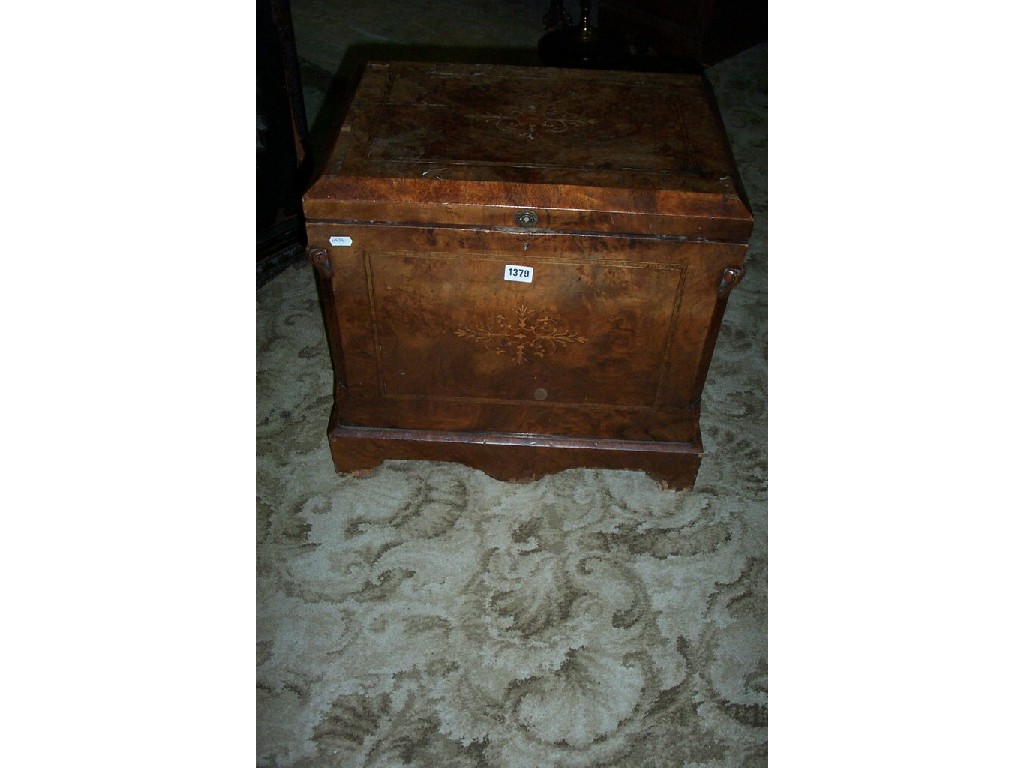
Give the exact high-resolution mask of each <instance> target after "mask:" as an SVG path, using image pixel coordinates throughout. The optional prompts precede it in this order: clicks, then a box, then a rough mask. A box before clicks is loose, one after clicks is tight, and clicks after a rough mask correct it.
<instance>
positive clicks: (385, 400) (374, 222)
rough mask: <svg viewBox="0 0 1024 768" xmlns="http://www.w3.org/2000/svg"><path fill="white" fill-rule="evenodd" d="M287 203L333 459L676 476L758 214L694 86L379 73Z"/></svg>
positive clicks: (553, 72)
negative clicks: (321, 325)
mask: <svg viewBox="0 0 1024 768" xmlns="http://www.w3.org/2000/svg"><path fill="white" fill-rule="evenodd" d="M304 208H305V214H306V219H307V234H308V241H309V247H310V257H311V260H312V262H313V265H314V266H315V268H316V273H317V275H318V279H319V281H320V285H321V295H322V297H323V302H324V310H325V322H326V327H327V333H328V338H329V341H330V346H331V352H332V358H333V365H334V371H335V382H336V385H335V406H334V410H333V413H332V416H331V421H330V425H329V434H330V443H331V449H332V454H333V458H334V463H335V466H336V468H337V470H338V471H341V472H351V471H357V470H363V469H369V468H372V467H374V466H376V465H377V464H379V463H380V462H381V461H382V460H384V459H387V458H397V459H434V460H450V461H460V462H463V463H466V464H469V465H471V466H475V467H478V468H480V469H482V470H484V471H485V472H488V473H489V474H491V475H494V476H496V477H499V478H504V479H525V478H530V477H535V476H538V475H540V474H544V473H548V472H553V471H557V470H561V469H565V468H569V467H578V466H585V467H608V468H624V469H640V470H644V471H647V472H649V473H650V474H651V475H652V476H654V477H656V478H658V479H660V480H662V481H664V482H666V483H667V484H669V485H672V486H676V487H686V486H689V485H692V484H693V481H694V478H695V476H696V473H697V469H698V466H699V464H700V456H701V454H702V445H701V439H700V425H699V418H700V397H701V391H702V389H703V386H704V380H705V377H706V375H707V371H708V366H709V364H710V360H711V354H712V352H713V349H714V344H715V339H716V337H717V333H718V328H719V325H720V323H721V319H722V314H723V312H724V310H725V304H726V300H727V297H728V294H729V291H730V290H731V288H732V287H733V286H734V285H735V284H736V283H737V282H738V281H739V279H740V278H741V277H742V274H743V260H744V255H745V251H746V247H747V245H746V243H747V239H748V237H749V234H750V230H751V224H752V218H751V215H750V212H749V209H748V207H747V205H746V204H745V202H744V201H743V198H742V194H741V192H740V190H739V184H738V180H737V176H736V173H735V170H734V167H733V163H732V159H731V155H730V153H729V148H728V145H727V143H726V140H725V136H724V132H723V130H722V128H721V124H720V122H719V120H718V116H717V112H716V111H715V108H714V104H713V101H712V100H711V98H710V94H709V91H708V89H707V88H706V86H705V84H704V82H703V81H702V80H701V79H700V78H698V77H693V76H679V75H663V74H659V75H650V74H636V73H627V72H594V71H580V70H560V69H544V68H516V67H502V66H468V65H458V66H456V65H427V64H411V63H407V64H398V63H392V64H372V65H370V66H369V68H368V69H367V71H366V73H365V75H364V77H363V80H362V82H361V84H360V86H359V88H358V89H357V91H356V94H355V96H354V98H353V101H352V105H351V107H350V110H349V113H348V117H347V119H346V121H345V123H344V125H343V126H342V128H341V131H340V134H339V140H338V142H337V145H336V146H335V148H334V151H333V154H332V156H331V158H330V160H329V161H328V163H327V167H326V169H325V171H324V174H323V175H322V176H321V178H320V179H319V180H318V181H317V182H316V183H315V184H314V185H313V187H312V188H311V189H310V191H309V192H307V194H306V195H305V198H304Z"/></svg>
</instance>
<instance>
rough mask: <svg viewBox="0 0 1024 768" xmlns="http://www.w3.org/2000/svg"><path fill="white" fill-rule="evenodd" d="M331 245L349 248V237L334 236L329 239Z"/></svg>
mask: <svg viewBox="0 0 1024 768" xmlns="http://www.w3.org/2000/svg"><path fill="white" fill-rule="evenodd" d="M331 245H344V246H349V245H352V238H351V237H345V236H344V235H340V236H335V237H332V238H331Z"/></svg>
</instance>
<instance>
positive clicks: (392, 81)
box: [306, 63, 750, 239]
mask: <svg viewBox="0 0 1024 768" xmlns="http://www.w3.org/2000/svg"><path fill="white" fill-rule="evenodd" d="M369 200H374V201H385V200H386V201H390V202H392V203H395V204H398V205H399V206H402V205H405V206H413V205H416V204H418V203H420V204H426V205H431V204H433V205H437V204H445V205H449V206H460V205H463V206H465V205H470V206H473V205H497V206H521V207H529V208H535V209H547V210H548V211H549V215H548V216H546V217H544V216H542V221H541V222H540V225H541V226H542V227H544V226H545V225H548V226H551V227H552V228H559V226H560V225H566V224H568V225H570V226H569V228H572V226H571V225H572V222H573V219H572V218H571V217H567V216H566V215H565V213H564V212H565V211H567V210H576V211H589V212H596V211H604V212H609V213H613V214H614V213H619V214H637V215H643V216H647V217H648V219H646V220H645V223H644V226H646V227H647V228H648V229H649V231H650V233H651V234H658V233H661V232H662V231H663V229H664V227H662V226H661V224H664V222H662V221H661V220H662V218H663V217H676V216H684V217H687V218H695V217H696V218H701V217H703V218H708V219H717V220H719V221H718V222H717V225H716V226H713V227H711V228H710V229H708V233H709V236H710V237H714V236H716V235H715V233H718V236H721V237H723V238H725V239H729V238H730V237H745V236H746V234H748V233H749V226H750V214H749V211H748V209H747V207H746V206H745V204H744V203H743V202H742V200H741V199H740V192H739V183H738V179H737V178H736V172H735V170H734V165H733V162H732V158H731V154H730V152H729V148H728V143H727V141H726V138H725V135H724V132H723V130H722V128H721V124H720V121H719V119H718V117H717V113H716V112H715V108H714V106H713V103H712V101H711V98H710V95H709V92H708V90H707V88H706V86H705V84H704V83H703V81H702V80H701V78H699V77H697V76H692V75H668V74H649V73H630V72H603V71H602V72H599V71H585V70H566V69H550V68H530V67H506V66H495V65H489V66H487V65H443V64H423V63H392V64H370V65H369V66H368V67H367V69H366V72H365V73H364V75H363V78H362V81H361V83H360V85H359V88H358V89H357V91H356V94H355V96H354V98H353V101H352V104H351V107H350V109H349V113H348V116H347V119H346V121H345V124H344V125H343V126H342V129H341V133H340V138H339V141H338V143H337V144H336V146H335V149H334V152H333V154H332V156H331V158H330V160H329V162H328V164H327V167H326V169H325V172H324V175H323V177H322V178H321V179H320V181H319V182H318V183H317V185H315V186H314V188H313V189H312V190H311V191H310V193H308V194H307V196H306V205H307V215H312V216H313V217H314V218H316V217H322V218H332V217H334V215H337V216H338V217H344V216H345V214H349V217H350V218H359V216H358V211H359V207H358V206H357V207H356V209H353V210H348V211H346V210H342V207H344V205H345V203H347V202H349V201H369ZM339 205H340V206H342V207H339ZM399 210H401V209H399ZM454 210H455V213H454V214H452V213H449V215H453V216H455V218H458V215H459V213H460V211H459V209H457V208H456V209H454ZM557 211H561V212H562V213H561V214H559V213H556V212H557ZM353 213H354V214H356V215H355V216H352V215H351V214H353ZM461 213H462V214H465V218H466V220H467V223H469V222H470V220H472V219H474V218H475V219H478V218H479V212H478V211H475V210H462V211H461ZM650 217H654V218H650ZM591 218H592V217H591ZM588 221H589V220H588ZM659 222H660V223H659ZM475 223H491V222H481V221H476V222H475ZM589 223H590V224H591V225H593V224H594V222H593V221H589ZM730 223H731V226H732V229H733V230H735V232H733V231H732V230H730ZM679 226H680V225H678V224H676V225H675V227H677V228H678V227H679ZM683 228H684V229H687V226H684V227H683ZM664 232H665V233H669V234H671V233H674V232H675V230H674V229H673V225H671V224H669V225H668V227H667V229H664ZM723 233H724V234H723ZM698 234H699V233H698Z"/></svg>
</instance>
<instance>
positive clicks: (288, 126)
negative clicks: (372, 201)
mask: <svg viewBox="0 0 1024 768" xmlns="http://www.w3.org/2000/svg"><path fill="white" fill-rule="evenodd" d="M308 140H309V131H308V128H307V125H306V114H305V106H304V104H303V98H302V87H301V85H300V83H299V63H298V57H297V55H296V52H295V38H294V33H293V31H292V23H291V9H290V5H289V2H288V0H257V2H256V287H257V288H259V287H261V286H263V285H264V284H266V283H267V282H268V281H269V280H271V279H272V278H273V277H275V276H276V275H277V274H279V273H280V272H281V270H283V269H284V268H285V267H287V266H288V265H289V264H291V263H294V262H295V261H297V260H301V258H302V255H303V251H304V248H305V244H306V243H305V232H304V229H303V219H302V190H303V189H304V187H305V182H306V181H307V180H308V174H307V173H306V165H307V163H306V146H307V143H308Z"/></svg>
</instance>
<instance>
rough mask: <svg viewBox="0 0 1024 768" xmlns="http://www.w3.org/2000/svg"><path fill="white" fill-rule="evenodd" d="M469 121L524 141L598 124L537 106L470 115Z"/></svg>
mask: <svg viewBox="0 0 1024 768" xmlns="http://www.w3.org/2000/svg"><path fill="white" fill-rule="evenodd" d="M469 119H470V120H477V121H483V122H485V123H489V124H491V125H493V126H494V127H495V128H497V129H498V130H499V131H502V132H503V133H511V134H513V135H515V136H519V137H520V138H523V139H535V138H537V134H538V133H565V132H566V131H568V130H569V129H570V128H582V127H584V126H587V125H594V124H595V123H597V120H590V119H587V118H582V117H578V116H576V115H571V114H568V113H566V112H558V111H549V110H539V109H537V107H535V106H526V107H514V108H512V109H510V110H508V111H507V112H505V113H503V114H492V115H469Z"/></svg>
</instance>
